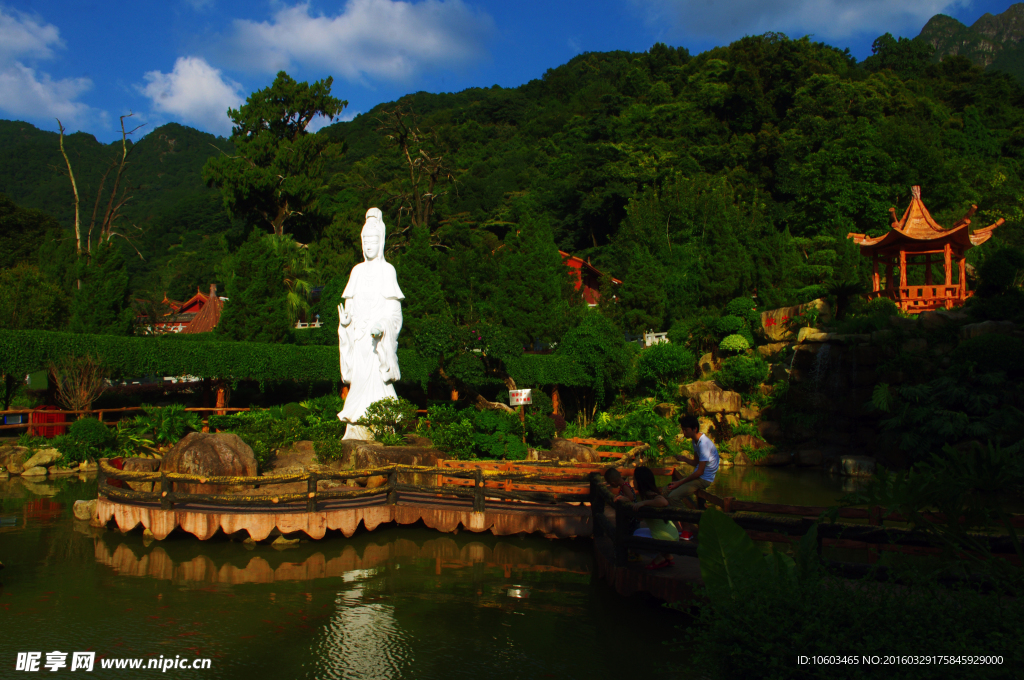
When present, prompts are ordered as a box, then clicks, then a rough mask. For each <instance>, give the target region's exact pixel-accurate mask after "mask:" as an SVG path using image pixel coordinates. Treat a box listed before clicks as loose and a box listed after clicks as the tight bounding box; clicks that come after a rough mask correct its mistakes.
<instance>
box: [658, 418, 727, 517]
mask: <svg viewBox="0 0 1024 680" xmlns="http://www.w3.org/2000/svg"><path fill="white" fill-rule="evenodd" d="M679 427H680V428H682V430H683V435H684V436H686V437H687V438H688V439H690V440H691V441H692V442H693V453H694V457H693V458H686V457H685V456H683V457H682V458H683V460H685V461H686V462H687V463H690V464H691V465H693V466H694V470H693V472H691V473H690V474H689V475H687V476H686V477H682V478H681V479H675V477H677V476H678V475H679V473H678V472H676V471H673V474H672V477H673V479H674V481H673V482H671V483H670V484H669V485H668V486H667V487H666V489H665V490H666V492H667V494H666V495H667V496H668V499H669V501H670V502H674V503H678V502H680V501H682V502H683V503H685V504H686V505H687V507H690V508H696V506H695V505H694V504H693V502H692V501H690V497H691V496H693V495H694V494H695V493H697V491H698V490H701V489H706V488H708V487H709V486H711V483H712V482H714V481H715V473H717V472H718V447H717V446H715V443H714V442H713V441H711V438H710V437H708V436H707V435H706V434H704V433H703V432H701V431H700V421H698V420H697V417H696V416H683V417H682V418H680V419H679Z"/></svg>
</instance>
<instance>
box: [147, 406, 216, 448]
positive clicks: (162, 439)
mask: <svg viewBox="0 0 1024 680" xmlns="http://www.w3.org/2000/svg"><path fill="white" fill-rule="evenodd" d="M142 411H143V413H142V415H138V416H135V418H134V421H133V422H134V425H135V428H136V432H138V433H139V434H142V435H146V436H147V437H152V439H153V441H155V442H156V443H157V444H170V443H172V442H176V441H178V440H179V439H181V438H182V437H184V436H185V433H186V432H188V431H189V430H193V431H198V430H201V429H202V427H203V422H202V420H201V419H200V418H199V416H198V414H196V413H195V412H192V411H186V410H185V407H184V406H182V405H181V404H171V405H170V406H163V407H160V406H149V405H145V404H144V405H143V406H142Z"/></svg>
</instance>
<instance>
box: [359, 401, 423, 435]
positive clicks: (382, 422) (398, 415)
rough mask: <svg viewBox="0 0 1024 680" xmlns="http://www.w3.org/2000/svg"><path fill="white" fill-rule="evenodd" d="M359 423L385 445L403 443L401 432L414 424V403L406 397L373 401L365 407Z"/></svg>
mask: <svg viewBox="0 0 1024 680" xmlns="http://www.w3.org/2000/svg"><path fill="white" fill-rule="evenodd" d="M359 425H362V426H363V427H365V428H366V429H368V430H369V431H370V432H372V433H373V437H374V439H376V440H377V441H379V442H380V443H382V444H384V445H385V446H401V445H402V444H404V443H405V439H404V437H402V434H403V433H404V432H407V431H409V430H411V429H413V428H414V427H415V426H416V405H415V404H413V403H412V402H410V401H408V400H406V399H391V398H388V399H381V400H380V401H375V402H373V403H372V404H370V405H369V406H368V407H367V408H366V413H365V414H364V415H363V417H362V418H360V419H359Z"/></svg>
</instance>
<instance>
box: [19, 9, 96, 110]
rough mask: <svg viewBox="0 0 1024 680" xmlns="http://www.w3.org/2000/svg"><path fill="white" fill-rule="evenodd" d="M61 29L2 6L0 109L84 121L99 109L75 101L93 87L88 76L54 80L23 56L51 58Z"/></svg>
mask: <svg viewBox="0 0 1024 680" xmlns="http://www.w3.org/2000/svg"><path fill="white" fill-rule="evenodd" d="M63 47H64V42H63V41H62V40H61V39H60V31H59V30H58V29H57V27H56V26H54V25H53V24H46V23H43V22H42V20H41V19H37V18H35V17H32V16H30V15H28V14H24V13H22V12H18V11H16V10H7V9H5V8H3V7H0V111H3V112H4V113H5V114H7V115H10V116H17V117H23V118H30V119H39V118H60V119H61V120H62V121H64V122H65V123H71V124H76V123H81V122H82V121H83V120H84V119H86V118H91V117H95V116H97V115H100V117H102V114H99V112H98V111H96V110H95V109H92V108H91V107H89V106H87V105H86V104H83V103H81V102H78V101H75V100H76V99H77V98H78V97H79V95H81V94H82V93H83V92H85V91H86V90H89V89H90V88H92V81H91V80H89V79H88V78H65V79H61V80H54V79H53V78H51V77H50V75H49V74H48V73H40V72H38V71H37V70H36V69H35V68H32V67H31V66H27V65H26V64H25V63H24V60H26V59H28V60H31V59H50V58H52V57H53V56H54V53H53V50H54V48H63Z"/></svg>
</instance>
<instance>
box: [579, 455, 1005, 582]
mask: <svg viewBox="0 0 1024 680" xmlns="http://www.w3.org/2000/svg"><path fill="white" fill-rule="evenodd" d="M590 490H591V493H590V504H591V509H592V512H593V515H594V535H595V537H600V536H607V537H609V538H610V539H611V540H612V545H613V549H614V554H615V565H616V566H617V567H624V566H626V565H627V564H628V553H629V551H630V550H637V551H650V552H661V553H669V554H675V555H685V556H688V557H696V556H697V547H698V540H697V539H696V538H694V539H693V540H690V541H661V540H657V539H653V538H644V537H639V536H633V535H632V534H631V533H630V527H631V526H632V525H633V524H634V522H633V520H637V519H640V520H642V519H647V518H651V519H661V520H668V521H681V522H688V523H693V524H699V522H700V518H701V515H702V512H701V511H700V510H688V509H681V508H657V509H656V508H649V507H644V508H641V509H639V510H634V509H633V507H632V505H631V504H629V503H625V502H622V501H615V500H614V497H613V494H612V492H611V489H610V488H609V487H608V484H607V483H606V482H605V480H604V477H603V476H602V475H600V474H596V473H591V475H590ZM698 494H699V495H700V497H701V500H703V501H705V502H710V503H712V504H714V505H717V506H718V507H720V508H722V509H723V510H724V511H726V512H729V513H731V514H732V519H733V520H734V521H735V522H736V524H738V525H739V526H740V527H741V528H743V529H744V530H745V531H746V532H747V534H748V535H749V536H750V537H751V538H752V539H753V540H755V541H771V542H787V543H792V542H798V541H799V540H800V539H801V538H802V537H803V536H804V535H805V534H806V533H807V532H808V531H810V529H811V527H812V526H814V525H815V524H817V551H818V555H819V556H820V555H821V553H822V547H823V546H830V547H835V548H854V549H872V550H881V551H891V552H900V553H906V554H912V555H930V554H935V553H938V552H940V550H941V549H940V548H937V547H936V546H935V544H934V541H933V540H932V539H931V537H929V536H928V535H927V534H926V533H925V532H923V531H919V530H912V529H907V528H898V527H883V526H881V522H882V520H883V519H886V520H890V521H903V519H904V518H902V517H900V516H898V515H895V514H890V515H886V516H885V517H884V518H883V517H882V514H881V512H880V510H879V509H878V508H867V509H863V508H841V509H839V513H838V514H839V517H841V518H844V519H867V520H869V522H873V523H871V524H866V525H865V524H848V523H832V522H822V521H820V520H821V515H822V514H823V513H824V512H825V511H826V510H828V508H823V507H814V506H798V505H776V504H771V503H753V502H747V501H736V500H735V499H732V498H728V499H726V498H719V497H717V496H715V495H713V494H710V493H707V492H698ZM609 505H610V506H611V507H613V508H614V510H615V521H614V524H613V523H612V522H610V521H609V519H608V518H607V517H606V516H605V507H607V506H609ZM748 512H749V513H755V512H756V513H766V514H768V513H770V514H781V515H788V516H787V517H766V516H764V515H763V514H760V515H754V514H746V513H748ZM793 515H797V516H798V517H792V516H793ZM933 517H934V518H935V519H936V520H940V521H941V520H943V519H944V518H942V517H940V516H933ZM1011 525H1012V526H1014V527H1019V526H1024V516H1022V515H1014V516H1012V518H1011ZM975 538H977V539H978V541H979V544H980V545H985V546H987V548H988V550H989V551H990V552H991V554H993V555H995V556H998V557H1002V558H1006V559H1008V560H1010V561H1011V562H1014V563H1017V564H1019V559H1018V558H1017V555H1016V549H1015V547H1014V545H1013V541H1012V540H1011V539H1010V538H1009V537H1006V536H991V535H984V534H976V535H975ZM869 554H870V553H869ZM822 562H823V563H824V564H825V565H826V566H827V567H828V568H829V569H830V570H831V571H832V572H833V573H836V574H837V575H839V576H844V577H849V578H859V577H862V576H865V575H868V574H871V575H872V576H874V577H875V578H878V579H880V580H885V579H887V578H888V570H887V569H885V568H883V567H879V566H872V565H870V564H855V563H849V562H838V561H834V560H822ZM951 580H956V579H951Z"/></svg>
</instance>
